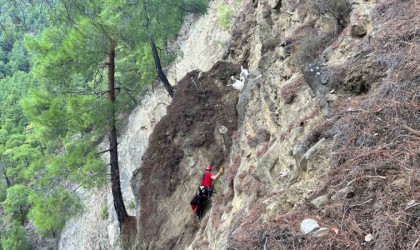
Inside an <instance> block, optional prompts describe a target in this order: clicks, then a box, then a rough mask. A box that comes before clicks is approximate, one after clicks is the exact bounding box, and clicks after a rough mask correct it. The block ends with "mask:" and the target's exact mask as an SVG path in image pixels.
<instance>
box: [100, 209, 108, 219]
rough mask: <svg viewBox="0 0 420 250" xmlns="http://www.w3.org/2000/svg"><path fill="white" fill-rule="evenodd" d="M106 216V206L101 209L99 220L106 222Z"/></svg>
mask: <svg viewBox="0 0 420 250" xmlns="http://www.w3.org/2000/svg"><path fill="white" fill-rule="evenodd" d="M108 216H109V213H108V206H104V207H102V209H101V214H100V217H101V219H102V220H107V219H108Z"/></svg>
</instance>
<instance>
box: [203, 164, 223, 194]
mask: <svg viewBox="0 0 420 250" xmlns="http://www.w3.org/2000/svg"><path fill="white" fill-rule="evenodd" d="M212 170H213V169H212V167H211V165H208V166H207V167H206V173H205V174H204V175H203V178H202V179H201V182H200V187H199V192H200V195H201V196H206V197H210V196H211V195H212V194H213V187H212V182H213V181H215V180H217V178H219V176H220V175H223V174H224V173H225V169H224V168H223V167H220V170H219V172H218V173H217V174H216V175H213V174H212V173H211V171H212Z"/></svg>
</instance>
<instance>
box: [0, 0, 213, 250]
mask: <svg viewBox="0 0 420 250" xmlns="http://www.w3.org/2000/svg"><path fill="white" fill-rule="evenodd" d="M206 7H207V0H180V1H173V0H159V1H158V0H135V1H133V0H91V1H85V0H48V1H47V0H21V1H17V0H0V13H1V15H0V249H30V248H31V242H30V239H28V238H27V237H26V231H25V226H26V225H27V224H28V223H29V222H31V223H33V225H34V226H35V228H36V232H37V233H38V234H39V235H40V236H43V237H57V236H58V235H59V233H60V230H61V229H62V228H63V226H64V225H65V222H66V220H67V219H69V218H71V217H72V216H74V215H77V214H79V213H83V207H82V205H81V201H80V200H79V198H78V196H77V193H76V190H77V189H78V188H79V187H83V188H97V187H102V186H104V185H108V184H109V186H111V189H112V194H113V198H114V206H115V210H116V211H117V217H118V221H119V223H120V226H121V225H122V224H123V223H124V221H125V219H126V217H127V213H126V211H125V205H124V201H123V199H122V195H121V190H120V185H119V181H120V180H119V174H118V173H119V171H118V168H119V166H118V154H117V150H118V149H117V145H118V142H117V130H118V126H119V124H120V121H118V120H117V119H116V117H118V114H121V113H123V112H129V111H130V110H131V109H132V108H133V107H135V105H136V104H138V103H139V102H140V101H141V93H142V91H143V90H144V86H146V85H147V84H152V83H154V82H155V81H156V80H157V79H159V80H160V81H161V82H162V83H163V84H164V86H165V88H166V90H167V91H168V94H169V95H171V96H172V94H173V88H172V86H171V83H169V82H168V80H167V79H166V76H165V74H164V72H163V71H162V67H163V66H165V65H167V64H168V63H169V62H170V61H171V60H172V59H173V58H174V56H175V55H176V52H174V51H169V50H168V44H169V43H170V42H171V41H172V40H173V39H174V37H175V36H176V34H177V33H178V31H179V29H180V27H181V25H182V22H183V20H184V17H185V16H186V15H188V14H190V13H204V12H205V10H206ZM172 84H173V83H172ZM103 140H106V141H108V142H109V148H108V150H106V152H99V151H98V148H97V145H98V144H99V143H100V142H101V141H103ZM106 153H107V154H109V156H110V157H109V158H110V161H109V162H104V161H103V160H101V155H102V154H106Z"/></svg>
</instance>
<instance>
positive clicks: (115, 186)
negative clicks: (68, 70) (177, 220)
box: [108, 39, 128, 228]
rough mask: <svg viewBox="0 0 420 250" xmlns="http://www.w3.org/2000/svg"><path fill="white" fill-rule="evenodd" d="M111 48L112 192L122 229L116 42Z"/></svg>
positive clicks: (125, 211) (110, 123)
mask: <svg viewBox="0 0 420 250" xmlns="http://www.w3.org/2000/svg"><path fill="white" fill-rule="evenodd" d="M110 41H111V48H110V50H109V64H108V93H109V101H110V106H111V107H110V111H109V129H110V131H109V148H110V151H109V153H110V161H111V190H112V197H113V199H114V208H115V211H116V213H117V217H118V222H119V224H120V228H121V227H122V225H123V224H124V221H125V219H126V218H127V216H128V214H127V210H126V209H125V206H124V201H123V197H122V192H121V182H120V169H119V166H118V143H117V128H116V126H115V46H116V45H115V41H114V40H112V39H110Z"/></svg>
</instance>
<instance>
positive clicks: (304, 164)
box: [296, 138, 325, 171]
mask: <svg viewBox="0 0 420 250" xmlns="http://www.w3.org/2000/svg"><path fill="white" fill-rule="evenodd" d="M324 141H325V138H321V139H320V140H319V141H318V142H317V143H315V145H313V146H312V147H311V148H310V149H308V151H306V152H305V153H304V154H303V156H302V157H301V158H300V160H299V161H297V162H296V164H297V166H298V168H299V169H300V170H302V171H307V170H308V161H310V160H311V157H312V156H313V155H314V154H315V152H316V151H317V150H318V148H319V147H321V145H322V144H323V143H324Z"/></svg>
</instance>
